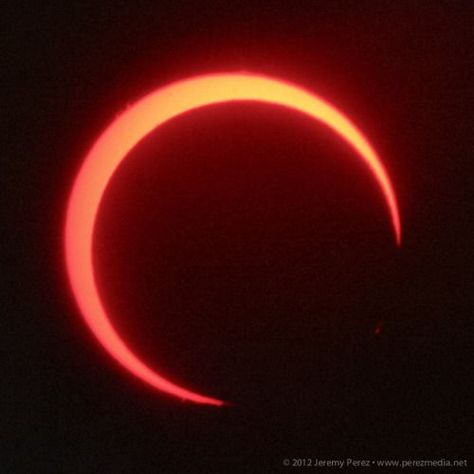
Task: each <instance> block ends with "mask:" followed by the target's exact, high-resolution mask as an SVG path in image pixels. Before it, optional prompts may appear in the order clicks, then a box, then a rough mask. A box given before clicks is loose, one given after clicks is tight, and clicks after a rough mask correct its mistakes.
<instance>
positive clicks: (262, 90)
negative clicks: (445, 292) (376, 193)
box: [64, 73, 401, 406]
mask: <svg viewBox="0 0 474 474" xmlns="http://www.w3.org/2000/svg"><path fill="white" fill-rule="evenodd" d="M230 101H257V102H262V103H267V104H273V105H281V106H284V107H289V108H291V109H294V110H297V111H299V112H302V113H304V114H306V115H309V116H310V117H312V118H313V119H315V120H317V121H319V122H322V123H324V124H325V125H327V126H328V127H330V128H331V129H332V130H333V131H334V132H335V133H336V134H337V135H339V136H340V137H341V138H342V139H344V140H345V141H346V142H347V143H348V144H349V145H350V146H351V147H352V148H353V149H354V150H355V151H356V152H357V154H358V155H359V157H360V158H361V159H362V160H363V161H364V162H365V163H366V165H367V166H368V167H369V169H370V171H371V173H372V174H373V176H374V178H375V179H376V181H377V183H378V184H379V186H380V188H381V191H382V192H383V196H384V198H385V202H386V205H387V208H388V212H389V215H390V219H391V223H392V227H393V232H394V236H395V241H396V244H397V245H400V243H401V223H400V216H399V210H398V205H397V200H396V196H395V192H394V190H393V186H392V183H391V182H390V179H389V177H388V174H387V172H386V170H385V168H384V166H383V164H382V162H381V160H380V158H379V157H378V155H377V153H376V152H375V150H374V148H373V147H372V146H371V144H370V143H369V141H368V139H367V138H366V137H365V136H364V135H363V134H362V132H361V131H360V130H358V128H357V127H356V126H355V125H354V124H353V123H352V121H351V120H350V119H349V118H347V117H346V116H345V115H344V114H343V113H342V112H340V111H339V110H337V109H336V108H335V107H334V106H332V105H331V104H329V103H328V102H326V101H325V100H324V99H322V98H320V97H318V96H317V95H315V94H313V93H311V92H309V91H307V90H305V89H303V88H301V87H298V86H296V85H293V84H290V83H288V82H286V81H283V80H280V79H274V78H271V77H265V76H261V75H255V74H250V73H235V74H227V73H226V74H210V75H203V76H197V77H193V78H190V79H185V80H182V81H178V82H174V83H172V84H170V85H167V86H165V87H162V88H159V89H157V90H155V91H154V92H152V93H150V94H148V95H146V96H145V97H143V98H142V99H141V100H139V101H138V102H137V103H135V104H134V105H132V106H131V107H129V108H128V109H127V110H126V111H125V112H123V113H122V114H121V115H119V116H118V117H117V118H115V119H114V120H113V122H112V123H111V124H110V125H109V126H108V127H107V128H106V129H105V130H104V131H103V133H102V134H101V135H100V136H99V137H98V139H97V141H96V142H95V143H94V145H93V146H92V148H91V149H90V151H89V152H88V154H87V155H86V157H85V159H84V162H83V163H82V166H81V168H80V171H79V173H78V175H77V177H76V179H75V181H74V184H73V188H72V192H71V195H70V198H69V202H68V207H67V215H66V226H65V238H64V244H65V252H66V267H67V273H68V276H69V281H70V284H71V287H72V291H73V293H74V296H75V298H76V300H77V303H78V305H79V308H80V311H81V313H82V316H83V318H84V320H85V322H86V324H87V326H88V327H89V328H90V330H91V331H92V332H93V334H94V335H95V337H96V338H97V339H98V341H99V342H100V343H101V344H102V346H103V347H104V348H105V349H106V350H107V352H108V353H109V354H110V355H111V356H112V357H113V358H114V359H116V360H117V361H118V362H119V363H120V364H121V365H122V366H123V367H124V368H126V369H127V370H128V371H129V372H131V373H132V374H134V375H135V376H136V377H138V378H139V379H141V380H142V381H143V382H146V383H147V384H149V385H151V386H152V387H154V388H155V389H157V390H159V391H161V392H165V393H168V394H170V395H173V396H175V397H177V398H180V399H182V400H187V401H191V402H195V403H202V404H209V405H217V406H220V405H224V404H225V402H223V401H221V400H218V399H216V398H211V397H208V396H205V395H201V394H199V393H196V392H193V391H191V390H188V389H186V388H184V387H181V386H178V385H176V384H174V383H173V382H171V381H170V380H167V379H165V378H164V377H162V376H161V375H160V374H159V373H158V372H156V371H155V370H153V369H152V368H151V367H149V366H148V365H146V364H145V363H144V362H143V361H142V360H141V359H140V358H139V357H137V355H135V354H134V353H133V352H132V350H131V349H130V348H129V347H128V346H127V344H126V343H125V341H124V339H123V338H122V337H121V336H120V334H118V333H117V331H116V330H115V328H114V326H113V324H112V322H111V318H110V317H109V315H108V314H107V313H106V311H105V309H104V306H103V304H102V301H101V298H100V296H99V291H98V288H97V285H96V281H95V277H94V267H93V261H92V260H93V259H92V241H93V230H94V224H95V221H96V217H97V210H98V208H99V204H100V202H101V199H102V196H103V195H104V192H105V190H106V188H107V184H108V182H109V181H110V179H111V177H112V175H113V173H114V171H115V170H116V169H117V167H118V166H119V164H120V163H121V161H122V160H123V159H125V157H126V156H127V154H128V153H129V152H130V151H131V150H132V148H133V147H134V146H135V145H136V144H137V143H138V142H139V141H140V140H142V139H143V138H144V137H145V136H146V135H147V134H149V133H150V132H152V131H153V130H155V129H156V128H157V127H158V126H160V125H161V124H163V123H165V122H166V121H168V120H170V119H171V118H173V117H176V116H178V115H180V114H183V113H185V112H188V111H191V110H194V109H197V108H199V107H203V106H206V105H211V104H218V103H224V102H230Z"/></svg>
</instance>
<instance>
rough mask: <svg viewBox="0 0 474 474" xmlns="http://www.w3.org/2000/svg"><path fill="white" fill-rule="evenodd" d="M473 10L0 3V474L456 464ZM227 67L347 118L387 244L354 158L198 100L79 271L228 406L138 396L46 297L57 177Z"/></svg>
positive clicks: (56, 281) (119, 184)
mask: <svg viewBox="0 0 474 474" xmlns="http://www.w3.org/2000/svg"><path fill="white" fill-rule="evenodd" d="M472 13H473V11H472V6H471V5H470V2H456V1H455V2H428V1H425V2H420V1H418V2H415V1H413V2H385V1H380V2H347V1H346V2H341V1H332V2H275V1H267V2H257V1H255V2H252V1H249V2H233V3H232V4H229V3H228V2H211V3H204V2H192V1H189V2H148V3H147V2H117V3H115V4H112V3H108V2H94V3H90V4H87V3H86V2H77V3H76V4H72V5H71V4H68V5H66V4H65V3H63V2H58V3H53V2H42V3H39V2H38V3H37V4H36V5H34V4H31V3H28V4H27V3H26V2H25V3H22V2H11V3H10V4H6V5H4V6H2V11H1V15H0V18H1V20H0V21H1V24H2V27H1V28H2V55H1V56H2V67H1V76H0V77H1V78H2V86H3V87H2V91H3V92H4V94H3V95H4V96H5V97H4V99H2V104H6V106H4V105H2V111H3V112H4V113H3V114H2V115H3V127H2V129H3V131H4V132H6V133H5V134H4V135H5V136H4V139H3V143H4V145H3V147H2V186H1V194H2V215H3V216H4V218H3V219H2V221H3V231H2V243H4V252H3V255H4V256H3V257H2V278H3V279H4V280H5V282H6V284H7V285H6V292H5V296H4V298H2V303H3V307H2V318H1V324H2V375H3V377H2V390H1V394H2V405H1V407H2V413H1V420H2V422H1V425H0V435H1V441H0V459H1V461H0V462H1V466H2V472H71V473H75V472H110V473H116V472H124V473H129V472H194V471H200V472H257V473H258V472H275V471H278V470H280V469H283V467H282V460H283V459H284V458H290V459H292V458H302V457H305V458H313V459H314V458H319V459H330V458H333V459H345V458H347V457H350V458H354V459H357V458H358V459H385V458H395V459H431V458H435V459H439V458H450V459H468V462H470V459H471V458H470V448H471V445H472V439H473V436H472V426H471V425H472V404H471V400H472V390H471V389H470V387H469V385H470V382H471V381H472V370H471V364H472V360H473V358H472V331H471V326H472V323H471V318H472V309H473V305H472V294H473V278H472V270H473V252H472V244H473V232H472V231H473V227H474V222H473V210H474V209H473V207H474V206H473V203H474V195H473V189H474V188H473V186H472V184H473V183H472V173H473V171H474V169H473V166H472V164H471V159H472V156H471V155H472V138H471V133H470V128H471V127H470V125H471V121H470V119H471V117H470V112H471V109H472V99H471V95H470V92H471V90H470V89H471V83H470V79H471V71H472V65H471V64H472V63H470V61H469V54H470V53H471V49H472V33H471V32H470V26H471V25H472V16H473V15H472ZM241 70H247V71H253V72H258V73H263V74H267V75H274V76H277V77H282V78H285V79H288V80H291V81H292V82H295V83H298V84H301V85H303V86H305V87H307V88H308V89H310V90H313V91H315V92H317V93H318V94H320V95H321V96H323V97H325V98H326V99H327V100H329V101H331V102H332V103H333V104H335V105H336V106H337V107H340V108H341V110H343V111H344V112H345V113H346V114H348V115H349V116H350V117H352V118H353V119H354V120H355V122H356V123H357V124H358V125H359V126H360V128H361V129H362V130H363V131H364V132H365V133H366V134H367V135H368V137H370V139H371V141H372V142H373V144H374V146H375V148H376V149H377V150H378V152H379V154H380V156H381V157H382V158H383V161H384V163H385V164H386V166H387V168H388V170H389V173H390V176H391V177H392V180H393V183H394V186H395V189H396V192H397V196H398V199H399V204H400V211H401V217H402V226H403V243H402V247H401V248H400V249H397V248H396V247H395V246H394V243H393V237H392V234H391V229H390V226H389V221H388V218H387V213H386V209H385V207H384V203H383V197H382V196H381V194H380V191H379V190H378V189H377V186H376V185H375V183H374V182H373V179H372V177H371V176H370V175H369V173H368V171H367V170H366V169H365V167H364V166H363V165H362V164H361V163H360V162H359V160H358V159H357V157H356V156H355V154H354V153H353V152H352V151H351V150H350V149H349V148H348V147H347V146H346V145H345V144H344V143H341V141H340V140H338V139H337V138H336V137H334V136H333V135H332V134H331V133H330V132H329V131H328V130H326V129H325V128H324V127H323V126H322V125H318V124H315V123H314V122H312V121H310V120H309V119H307V118H305V117H302V116H300V115H298V114H296V113H293V112H290V111H284V110H282V109H279V108H276V107H270V106H263V105H258V104H248V103H247V104H239V105H235V104H234V105H226V106H215V107H208V108H205V109H202V110H200V111H196V112H193V113H192V114H186V115H184V116H183V117H180V118H178V119H175V120H173V121H170V122H169V123H168V124H166V125H165V126H163V127H162V128H161V129H160V131H159V132H154V133H152V134H151V135H149V136H148V137H146V139H144V140H143V141H142V142H141V143H140V144H139V145H138V146H137V147H136V148H135V149H134V150H133V151H132V152H131V154H130V156H129V157H128V159H127V160H126V161H125V162H124V163H123V165H121V166H120V168H119V170H118V171H117V173H116V174H115V175H114V177H113V179H112V182H111V184H110V186H109V188H108V190H107V193H106V196H105V198H104V201H103V203H102V205H101V208H100V213H99V220H98V225H97V228H96V236H95V246H96V255H95V258H96V267H97V277H98V280H99V284H100V288H101V291H102V294H103V297H104V301H106V305H107V308H108V310H109V311H110V313H111V314H113V315H114V323H115V324H116V325H117V327H118V328H119V329H120V331H121V332H122V333H123V334H124V335H125V334H126V335H127V340H128V341H129V343H130V345H131V346H132V347H133V348H134V350H136V351H137V353H139V354H140V355H141V356H142V357H143V358H144V359H145V360H147V361H148V362H149V363H150V364H152V365H153V366H154V367H156V368H159V370H160V372H161V373H163V374H166V375H168V376H169V377H170V378H172V379H173V380H175V381H177V382H180V383H183V384H184V385H185V386H186V387H189V388H193V389H195V390H198V391H201V392H202V393H206V394H209V395H213V396H216V397H221V398H223V399H225V400H230V401H232V402H234V406H232V407H228V408H225V409H216V408H210V407H202V406H195V405H192V404H188V403H182V402H180V401H176V400H174V399H173V398H171V397H168V396H166V395H161V394H158V393H157V392H155V391H153V390H152V389H149V388H148V387H146V386H144V385H143V384H142V383H141V382H140V381H137V380H135V379H134V378H133V377H132V376H131V375H129V374H127V373H125V372H124V371H123V370H122V369H121V368H120V367H118V366H117V364H116V363H115V362H114V361H113V360H112V359H111V358H110V357H109V356H108V355H107V354H105V352H104V351H103V350H102V348H101V347H100V346H99V345H98V344H97V343H96V342H95V340H93V337H92V335H91V334H90V332H89V331H88V330H87V328H86V327H85V325H84V324H83V322H82V319H81V317H80V314H79V312H78V310H77V308H76V306H75V302H74V300H73V298H72V295H71V292H70V290H69V286H68V282H67V276H66V273H65V267H64V256H63V248H62V233H63V225H64V217H65V206H66V202H67V198H68V193H69V190H70V187H71V184H72V181H73V179H74V176H75V173H76V172H77V170H78V168H79V166H80V164H81V160H82V158H83V156H84V154H85V153H86V152H87V150H88V148H89V147H90V145H91V143H92V142H93V141H94V139H95V138H96V137H97V135H98V133H99V132H100V131H101V130H102V129H103V128H104V127H105V126H106V125H107V124H108V123H109V122H110V121H111V120H112V119H113V118H114V116H115V115H116V114H117V113H118V112H120V111H121V110H123V109H125V108H126V107H127V105H129V104H131V103H133V102H134V101H135V100H137V99H138V98H140V97H141V96H143V95H144V94H146V93H147V92H149V91H151V90H153V89H154V88H156V87H159V86H160V85H164V84H166V83H168V82H170V81H173V80H177V79H181V78H185V77H188V76H192V75H196V74H200V73H207V72H215V71H241ZM376 327H379V328H380V329H381V331H380V334H378V335H377V334H375V328H376ZM286 469H288V468H286ZM293 470H295V469H293Z"/></svg>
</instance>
